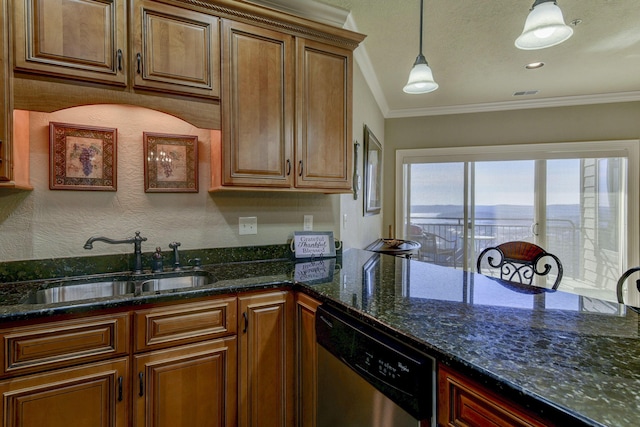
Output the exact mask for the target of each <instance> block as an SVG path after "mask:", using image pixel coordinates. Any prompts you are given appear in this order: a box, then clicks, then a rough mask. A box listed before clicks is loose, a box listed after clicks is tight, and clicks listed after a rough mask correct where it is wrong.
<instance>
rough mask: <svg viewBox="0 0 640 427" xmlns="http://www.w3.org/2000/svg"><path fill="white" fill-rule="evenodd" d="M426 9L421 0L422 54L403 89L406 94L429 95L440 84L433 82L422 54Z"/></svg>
mask: <svg viewBox="0 0 640 427" xmlns="http://www.w3.org/2000/svg"><path fill="white" fill-rule="evenodd" d="M423 9H424V0H420V53H419V54H418V56H417V57H416V62H415V63H414V64H413V68H412V69H411V72H410V73H409V81H408V82H407V84H406V86H405V87H404V88H403V89H402V90H403V91H404V92H406V93H410V94H420V93H429V92H433V91H434V90H436V89H438V83H436V82H435V81H434V80H433V73H432V72H431V68H429V64H427V60H426V58H425V57H424V55H423V54H422V16H423Z"/></svg>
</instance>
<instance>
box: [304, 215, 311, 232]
mask: <svg viewBox="0 0 640 427" xmlns="http://www.w3.org/2000/svg"><path fill="white" fill-rule="evenodd" d="M302 229H303V230H304V231H312V230H313V215H305V216H304V226H303V228H302Z"/></svg>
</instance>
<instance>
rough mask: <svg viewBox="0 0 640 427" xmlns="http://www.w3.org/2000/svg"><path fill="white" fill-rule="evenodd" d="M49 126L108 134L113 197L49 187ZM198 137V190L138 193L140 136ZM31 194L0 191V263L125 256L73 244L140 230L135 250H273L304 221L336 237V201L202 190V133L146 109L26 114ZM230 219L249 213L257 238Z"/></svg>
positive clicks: (205, 173)
mask: <svg viewBox="0 0 640 427" xmlns="http://www.w3.org/2000/svg"><path fill="white" fill-rule="evenodd" d="M49 122H63V123H73V124H86V125H95V126H104V127H114V128H117V129H118V142H117V144H118V146H117V149H118V190H117V192H102V191H60V190H55V191H51V190H49V178H48V169H49V168H48V164H49V145H48V144H49V133H48V132H49ZM144 131H148V132H159V133H172V134H183V135H198V138H199V141H200V142H199V168H200V171H199V172H200V177H199V183H200V191H199V192H198V193H183V194H180V193H145V192H144V184H143V183H144V181H143V179H144V168H143V144H142V133H143V132H144ZM30 132H31V136H30V164H31V184H32V185H33V186H34V190H33V191H31V192H25V193H19V194H12V195H6V194H4V195H3V194H2V193H0V262H1V261H13V260H25V259H42V258H50V257H55V258H58V257H69V256H87V255H97V254H111V253H119V252H129V251H131V250H132V249H133V248H130V247H129V246H130V245H118V246H114V245H107V244H103V243H96V244H95V245H94V249H93V250H92V251H91V252H89V251H87V250H85V249H83V244H84V242H85V241H86V240H87V238H89V237H90V236H93V235H103V236H107V237H111V238H126V237H131V236H133V234H134V232H135V231H138V230H139V231H141V233H142V235H143V236H144V237H147V238H148V240H147V241H146V242H144V244H143V250H144V251H152V250H153V248H155V247H156V246H160V247H162V248H163V249H165V250H167V249H168V244H169V243H170V242H172V241H179V242H181V243H182V246H181V248H183V249H198V248H216V247H233V246H251V245H265V244H283V243H286V242H287V239H288V238H289V237H290V236H291V235H292V233H293V231H295V230H302V226H303V217H304V215H305V214H312V215H313V216H314V230H318V231H319V230H322V231H333V232H334V234H335V235H336V238H339V237H340V235H339V233H340V228H339V221H338V218H339V215H340V196H337V195H324V194H303V193H274V192H225V193H211V194H210V193H208V191H207V190H208V188H209V184H210V176H211V175H210V168H209V158H210V144H209V143H210V132H211V131H209V130H203V129H198V128H195V127H193V126H191V125H190V124H188V123H186V122H184V121H182V120H179V119H177V118H175V117H173V116H169V115H166V114H163V113H159V112H156V111H151V110H145V109H142V108H138V107H131V106H109V105H101V106H88V107H78V108H71V109H67V110H62V111H58V112H55V113H52V114H46V113H36V112H31V113H30ZM239 216H257V217H258V234H257V235H256V236H253V235H249V236H240V235H239V234H238V217H239Z"/></svg>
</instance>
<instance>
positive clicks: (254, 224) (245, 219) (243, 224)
mask: <svg viewBox="0 0 640 427" xmlns="http://www.w3.org/2000/svg"><path fill="white" fill-rule="evenodd" d="M238 232H239V233H240V235H241V236H242V235H244V234H258V217H257V216H241V217H239V218H238Z"/></svg>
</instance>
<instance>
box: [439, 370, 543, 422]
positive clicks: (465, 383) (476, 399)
mask: <svg viewBox="0 0 640 427" xmlns="http://www.w3.org/2000/svg"><path fill="white" fill-rule="evenodd" d="M552 425H553V424H551V423H549V422H546V421H543V420H540V419H538V418H537V417H535V416H534V415H532V414H530V413H528V412H527V411H526V410H525V409H523V408H520V407H519V406H518V405H516V404H514V403H512V402H509V401H508V400H506V399H504V398H503V397H501V396H498V395H497V394H495V393H493V392H491V391H490V390H488V389H487V388H486V387H484V386H482V385H480V384H478V383H477V382H475V381H473V380H471V379H469V378H467V377H465V376H463V375H462V374H460V373H458V372H455V371H453V370H452V369H451V368H449V367H446V366H444V365H439V366H438V426H440V427H445V426H460V427H469V426H495V427H543V426H552Z"/></svg>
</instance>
